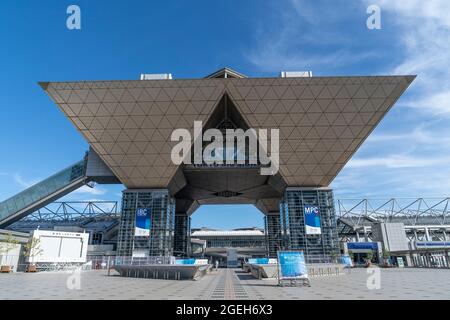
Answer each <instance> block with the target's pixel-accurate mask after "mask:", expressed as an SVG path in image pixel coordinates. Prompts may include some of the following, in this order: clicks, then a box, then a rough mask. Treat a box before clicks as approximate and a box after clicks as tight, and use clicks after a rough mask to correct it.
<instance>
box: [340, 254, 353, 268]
mask: <svg viewBox="0 0 450 320" xmlns="http://www.w3.org/2000/svg"><path fill="white" fill-rule="evenodd" d="M341 263H342V264H343V265H344V266H345V268H351V267H353V261H352V258H351V257H350V256H342V257H341Z"/></svg>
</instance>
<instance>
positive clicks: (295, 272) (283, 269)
mask: <svg viewBox="0 0 450 320" xmlns="http://www.w3.org/2000/svg"><path fill="white" fill-rule="evenodd" d="M278 264H279V266H280V279H301V278H308V269H307V268H306V263H305V255H304V254H303V251H278Z"/></svg>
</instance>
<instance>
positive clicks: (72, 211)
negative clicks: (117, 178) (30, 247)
mask: <svg viewBox="0 0 450 320" xmlns="http://www.w3.org/2000/svg"><path fill="white" fill-rule="evenodd" d="M119 216H120V212H119V208H118V205H117V201H62V202H53V203H51V204H49V205H47V206H45V207H43V208H41V209H39V210H37V211H35V212H33V213H31V214H29V215H28V216H26V217H25V218H23V219H22V220H21V221H22V222H26V221H29V222H39V221H45V222H70V221H79V220H84V219H103V220H104V219H108V218H111V219H117V218H118V217H119Z"/></svg>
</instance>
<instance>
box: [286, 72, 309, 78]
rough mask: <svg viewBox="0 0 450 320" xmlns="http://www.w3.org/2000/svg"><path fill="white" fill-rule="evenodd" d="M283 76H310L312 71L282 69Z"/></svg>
mask: <svg viewBox="0 0 450 320" xmlns="http://www.w3.org/2000/svg"><path fill="white" fill-rule="evenodd" d="M280 77H281V78H310V77H312V71H281V72H280Z"/></svg>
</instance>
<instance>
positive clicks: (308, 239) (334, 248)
mask: <svg viewBox="0 0 450 320" xmlns="http://www.w3.org/2000/svg"><path fill="white" fill-rule="evenodd" d="M280 207H281V210H280V211H281V224H282V229H283V245H284V246H285V248H286V249H289V250H296V249H297V250H303V251H304V252H305V255H306V259H307V261H310V262H314V261H317V262H320V261H322V260H325V259H327V258H329V257H330V256H333V255H337V254H338V253H339V243H338V234H337V227H336V213H335V208H334V199H333V191H332V190H330V189H310V190H309V189H291V188H288V189H287V190H286V192H285V194H284V199H283V201H282V202H281V204H280ZM305 207H307V208H310V207H314V208H317V209H318V215H319V216H320V234H307V233H306V224H305Z"/></svg>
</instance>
